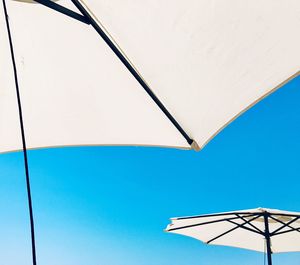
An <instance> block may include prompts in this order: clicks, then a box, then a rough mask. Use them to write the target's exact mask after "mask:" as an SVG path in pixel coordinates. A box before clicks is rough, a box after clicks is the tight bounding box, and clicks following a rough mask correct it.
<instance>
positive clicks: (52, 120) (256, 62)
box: [0, 0, 300, 152]
mask: <svg viewBox="0 0 300 265" xmlns="http://www.w3.org/2000/svg"><path fill="white" fill-rule="evenodd" d="M22 2H34V1H12V0H7V5H8V13H9V14H8V15H9V18H10V23H11V31H12V37H13V43H14V48H15V54H16V63H17V69H18V75H19V83H20V93H21V99H22V104H23V116H24V125H25V130H26V138H27V147H28V148H41V147H55V146H78V145H145V146H167V147H177V148H187V149H189V148H191V145H192V140H194V145H193V146H192V148H194V149H198V147H200V148H202V147H203V146H204V145H205V144H206V143H207V142H208V141H209V140H210V139H211V138H212V137H213V136H215V135H216V134H217V133H218V132H219V131H220V130H221V129H222V128H223V127H224V126H226V125H227V124H228V123H229V122H231V121H232V120H233V119H234V118H235V117H237V116H238V115H240V114H241V113H242V112H243V111H245V110H246V109H247V108H249V107H250V106H252V105H253V104H255V103H256V102H258V101H259V100H260V99H262V98H263V97H265V96H266V95H268V94H269V93H271V92H272V91H274V90H275V89H276V88H278V87H280V86H281V85H282V84H283V83H284V82H286V81H287V80H289V79H290V78H292V77H294V76H296V75H297V74H298V73H299V69H300V50H299V46H300V38H299V36H298V34H296V32H298V30H299V27H300V20H299V13H300V2H299V1H298V0H275V1H274V0H265V1H258V0H256V1H253V0H251V1H250V0H249V1H239V0H229V1H208V0H189V1H176V2H174V1H169V0H167V1H163V2H162V1H159V0H151V1H150V0H145V1H137V0H127V1H123V0H122V1H121V0H109V1H108V0H103V1H98V0H97V1H96V0H85V2H83V1H82V0H80V1H78V3H79V4H81V5H82V6H83V7H84V8H85V11H86V12H87V13H88V14H89V15H90V16H91V17H92V18H93V20H94V22H95V23H96V24H97V26H99V27H100V28H101V29H102V30H104V32H105V33H106V34H107V36H108V38H109V39H110V40H111V41H112V42H113V43H114V44H115V46H116V47H117V49H118V50H119V51H120V52H121V53H122V54H123V55H124V57H125V58H126V59H127V57H126V56H128V58H130V60H131V61H129V59H127V62H128V63H129V64H130V65H131V66H132V67H133V68H134V69H135V71H136V73H137V74H138V75H139V77H140V78H141V79H142V80H143V81H145V83H146V84H147V85H148V87H149V88H151V90H152V92H153V93H154V94H155V95H156V96H157V98H158V100H159V101H160V102H161V103H162V104H163V105H164V106H165V107H166V108H167V109H168V111H169V113H170V115H171V116H172V117H173V118H174V119H175V120H176V122H177V123H178V124H179V126H180V127H181V128H182V130H183V131H184V133H185V134H186V137H184V136H183V135H182V133H181V132H180V131H178V128H176V127H174V126H173V124H172V122H170V120H169V119H168V117H167V116H166V115H165V114H164V113H163V112H162V111H161V109H160V108H159V107H158V106H157V105H156V103H155V102H154V101H153V100H152V98H150V97H149V95H148V94H147V93H145V91H144V90H143V88H142V87H141V86H140V84H139V83H138V82H137V81H136V80H135V78H134V77H133V76H132V75H131V73H130V72H129V71H127V69H126V68H125V67H124V65H122V63H121V62H120V60H119V59H118V58H117V57H116V56H115V54H114V53H113V52H112V51H111V49H110V48H109V47H108V46H107V45H106V44H105V43H104V42H103V41H102V40H101V39H100V37H99V36H98V35H97V34H96V32H95V31H94V30H93V28H92V27H91V26H88V25H86V24H85V23H81V22H80V21H76V20H74V19H71V18H70V17H68V16H66V15H63V14H58V13H57V12H55V11H54V10H52V9H50V8H46V7H45V6H43V5H41V4H28V3H22ZM43 2H45V1H43ZM46 2H47V1H46ZM48 2H49V1H48ZM57 3H58V4H60V5H63V6H65V7H67V8H69V9H72V10H73V11H75V12H77V13H78V14H80V12H79V11H78V10H77V9H76V8H75V7H74V4H73V3H72V1H66V0H61V1H57ZM279 18H280V19H279ZM100 21H101V23H102V24H100ZM4 23H5V18H4V15H3V12H1V14H0V25H1V27H0V34H1V38H0V53H1V64H0V70H1V73H3V74H1V75H0V83H1V90H0V93H1V97H0V106H1V107H0V108H1V112H0V124H1V130H0V152H8V151H14V150H20V149H21V147H22V146H21V143H20V142H21V141H20V136H19V129H18V128H19V124H18V113H17V106H16V104H17V102H16V100H15V91H14V90H13V87H14V84H13V80H14V77H13V71H12V67H11V58H10V53H9V47H8V41H7V37H6V36H7V33H6V28H5V26H4ZM104 26H105V28H106V30H105V29H104ZM108 32H109V33H110V34H108ZM112 38H113V39H112ZM125 54H126V55H125ZM196 143H197V144H196Z"/></svg>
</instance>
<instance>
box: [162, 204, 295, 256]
mask: <svg viewBox="0 0 300 265" xmlns="http://www.w3.org/2000/svg"><path fill="white" fill-rule="evenodd" d="M264 214H267V220H268V225H269V231H268V232H269V234H270V242H271V251H272V253H279V252H293V251H300V213H299V212H288V211H280V210H274V209H264V208H258V209H251V210H243V211H236V212H226V213H219V214H211V215H202V216H192V217H182V218H172V219H171V221H172V223H171V224H170V225H168V227H167V229H166V231H167V232H171V233H176V234H181V235H186V236H190V237H193V238H196V239H199V240H201V241H203V242H204V243H207V244H212V245H223V246H232V247H238V248H245V249H250V250H256V251H260V252H265V251H266V243H265V235H264V233H265V222H264Z"/></svg>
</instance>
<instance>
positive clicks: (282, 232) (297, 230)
mask: <svg viewBox="0 0 300 265" xmlns="http://www.w3.org/2000/svg"><path fill="white" fill-rule="evenodd" d="M293 231H296V232H299V233H300V227H298V228H292V229H290V230H286V231H281V232H277V233H276V234H272V235H271V236H278V235H282V234H286V233H290V232H293Z"/></svg>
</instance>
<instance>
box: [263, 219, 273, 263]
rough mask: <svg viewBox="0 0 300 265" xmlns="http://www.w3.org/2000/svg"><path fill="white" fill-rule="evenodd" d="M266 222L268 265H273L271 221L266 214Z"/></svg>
mask: <svg viewBox="0 0 300 265" xmlns="http://www.w3.org/2000/svg"><path fill="white" fill-rule="evenodd" d="M264 221H265V238H266V245H267V257H268V265H272V250H271V236H270V230H269V221H268V214H267V213H265V214H264Z"/></svg>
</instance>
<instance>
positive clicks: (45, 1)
mask: <svg viewBox="0 0 300 265" xmlns="http://www.w3.org/2000/svg"><path fill="white" fill-rule="evenodd" d="M34 1H35V2H37V3H39V4H41V5H43V6H46V7H48V8H51V9H53V10H55V11H57V12H59V13H62V14H64V15H66V16H68V17H71V18H74V19H76V20H78V21H80V22H83V23H85V24H90V22H89V20H88V19H87V18H86V17H85V16H83V15H80V14H78V13H76V12H74V11H73V10H70V9H68V8H66V7H64V6H61V5H59V4H56V3H55V2H53V1H50V0H34Z"/></svg>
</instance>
